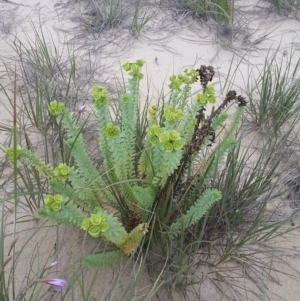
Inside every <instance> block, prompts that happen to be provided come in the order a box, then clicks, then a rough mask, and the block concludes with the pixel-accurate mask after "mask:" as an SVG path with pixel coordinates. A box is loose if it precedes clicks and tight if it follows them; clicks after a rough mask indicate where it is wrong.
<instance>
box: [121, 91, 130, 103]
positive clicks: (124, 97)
mask: <svg viewBox="0 0 300 301" xmlns="http://www.w3.org/2000/svg"><path fill="white" fill-rule="evenodd" d="M130 100H131V98H130V95H129V94H127V93H125V94H123V95H122V96H121V101H122V102H123V103H129V102H130Z"/></svg>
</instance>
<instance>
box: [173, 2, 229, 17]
mask: <svg viewBox="0 0 300 301" xmlns="http://www.w3.org/2000/svg"><path fill="white" fill-rule="evenodd" d="M168 2H169V3H170V4H171V5H173V6H174V7H175V8H176V9H178V10H179V11H180V12H181V13H182V14H184V15H190V16H192V17H194V18H200V19H204V20H207V19H208V18H213V19H214V20H216V21H217V22H232V21H233V19H234V1H231V0H213V1H210V2H209V1H205V0H195V1H193V0H188V1H185V0H168Z"/></svg>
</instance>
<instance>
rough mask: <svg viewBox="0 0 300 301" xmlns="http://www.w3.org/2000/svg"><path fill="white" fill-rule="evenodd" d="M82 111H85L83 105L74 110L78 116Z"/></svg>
mask: <svg viewBox="0 0 300 301" xmlns="http://www.w3.org/2000/svg"><path fill="white" fill-rule="evenodd" d="M84 110H85V105H82V106H80V107H79V108H78V109H77V110H76V113H77V114H80V113H82V112H83V111H84Z"/></svg>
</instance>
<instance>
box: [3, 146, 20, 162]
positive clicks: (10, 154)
mask: <svg viewBox="0 0 300 301" xmlns="http://www.w3.org/2000/svg"><path fill="white" fill-rule="evenodd" d="M22 151H23V149H22V147H21V146H20V145H18V146H17V156H16V158H17V159H19V158H20V155H21V153H22ZM14 153H15V152H14V150H13V149H12V148H10V147H8V148H7V149H6V150H5V155H6V158H7V159H8V160H10V161H13V160H14Z"/></svg>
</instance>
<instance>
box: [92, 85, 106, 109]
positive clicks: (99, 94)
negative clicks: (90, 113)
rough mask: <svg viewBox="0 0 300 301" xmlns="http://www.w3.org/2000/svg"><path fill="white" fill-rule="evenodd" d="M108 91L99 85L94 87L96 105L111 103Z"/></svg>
mask: <svg viewBox="0 0 300 301" xmlns="http://www.w3.org/2000/svg"><path fill="white" fill-rule="evenodd" d="M107 93H108V92H107V90H106V89H104V88H102V87H101V86H99V85H95V86H94V87H93V89H92V96H93V97H94V99H95V105H98V106H107V105H108V104H109V100H108V98H107Z"/></svg>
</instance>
